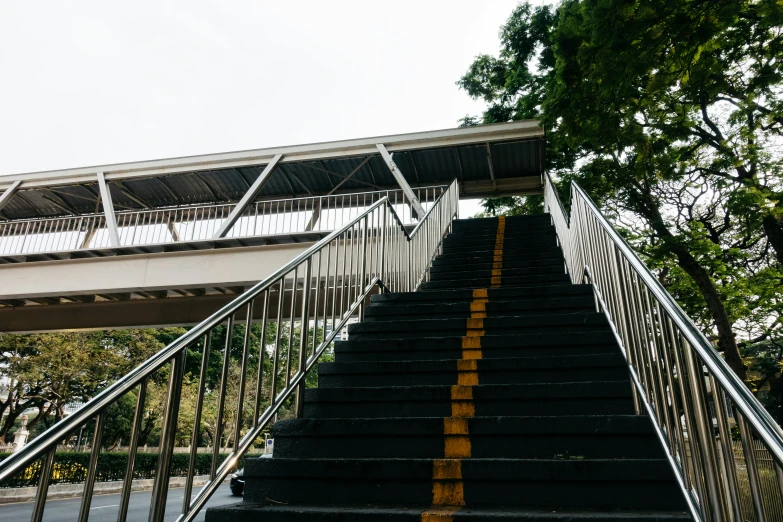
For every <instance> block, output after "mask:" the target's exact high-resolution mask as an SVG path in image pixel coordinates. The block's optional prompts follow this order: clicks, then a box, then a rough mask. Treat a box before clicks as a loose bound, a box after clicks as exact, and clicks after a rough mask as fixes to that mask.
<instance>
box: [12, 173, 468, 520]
mask: <svg viewBox="0 0 783 522" xmlns="http://www.w3.org/2000/svg"><path fill="white" fill-rule="evenodd" d="M458 191H459V188H458V185H457V182H456V180H455V181H454V182H452V183H451V185H450V186H449V187H448V188H447V189H446V190H445V191H443V193H442V194H441V195H440V196H439V197H438V198H437V200H436V201H435V202H434V204H433V205H432V206H431V207H430V208H429V209H428V210H427V212H426V214H425V215H424V216H423V217H422V218H421V220H420V222H419V224H418V225H417V226H416V228H415V229H414V230H413V231H411V232H410V233H409V232H408V231H407V230H406V228H405V226H404V224H403V223H402V222H401V221H400V220H399V217H398V215H397V213H396V212H395V210H394V208H393V205H392V203H391V202H390V201H389V200H388V198H387V197H383V198H381V199H380V200H379V201H377V202H375V203H373V204H372V205H371V206H369V207H368V208H367V209H366V210H365V211H364V212H362V213H361V214H360V215H358V216H357V217H355V218H354V219H352V220H351V221H350V222H349V223H347V224H346V225H345V226H343V227H342V228H341V229H340V230H336V231H334V232H332V233H331V234H329V235H328V236H327V237H325V238H324V239H322V240H321V241H319V242H318V243H316V244H315V245H313V246H311V247H310V248H308V249H307V250H306V251H305V252H303V253H301V254H300V255H298V256H297V257H295V258H294V259H293V260H291V261H290V262H288V263H287V264H285V265H284V266H283V267H281V268H280V269H278V270H277V271H275V272H274V273H273V274H272V275H270V276H269V277H267V278H266V279H264V280H263V281H261V282H259V283H257V284H256V285H255V286H253V287H252V288H251V289H249V290H248V291H247V292H245V293H244V294H242V295H241V296H239V297H237V298H236V299H235V300H233V301H232V302H231V303H229V304H227V305H226V306H224V307H223V308H221V309H220V310H219V311H217V312H215V313H214V314H212V315H211V316H210V317H208V318H207V319H205V320H204V321H202V322H201V323H200V324H198V325H197V326H195V327H194V328H193V329H191V330H190V331H188V332H187V333H185V334H184V335H182V336H181V337H180V338H178V339H177V340H175V341H174V342H172V343H171V344H169V345H168V346H166V347H165V348H163V349H162V350H160V351H159V352H158V353H156V354H155V355H153V356H152V357H150V358H149V359H148V360H147V361H145V362H144V363H142V364H141V365H139V366H138V367H136V368H135V369H133V370H132V371H130V372H129V373H128V374H127V375H125V376H124V377H122V378H121V379H119V380H118V381H117V382H115V383H113V384H112V385H110V386H109V387H108V388H106V389H105V390H104V391H102V392H101V393H99V394H98V395H96V396H95V397H94V398H93V399H91V400H90V401H88V402H86V403H85V404H84V406H83V407H82V408H80V409H79V410H77V411H76V412H74V413H73V414H72V415H70V416H69V417H66V418H65V419H63V420H61V421H60V422H58V423H57V424H55V425H54V426H52V427H51V428H50V429H48V430H47V431H46V432H44V433H43V434H41V435H40V436H38V437H36V438H35V439H33V440H32V441H31V442H30V443H29V444H28V445H26V446H25V447H24V448H23V449H22V450H21V451H19V452H18V453H16V454H14V455H13V456H11V457H9V458H7V459H6V460H4V461H3V462H2V463H0V483H4V482H6V481H8V480H9V479H11V478H13V477H14V476H16V475H17V474H18V473H21V472H24V471H25V470H26V469H28V468H29V467H30V466H31V465H33V464H34V463H35V462H36V461H38V460H39V459H41V467H40V478H39V483H38V493H37V496H36V501H35V505H34V510H33V514H32V520H33V521H34V522H38V521H40V520H41V517H42V516H43V510H44V507H45V504H46V493H47V489H48V486H49V481H50V477H51V471H52V466H53V462H54V457H55V452H56V451H57V445H58V444H60V443H61V442H62V441H63V440H66V439H67V438H68V437H69V436H70V435H72V434H73V433H74V432H76V431H77V430H79V428H83V427H84V426H85V425H86V424H87V423H89V422H91V421H92V420H93V419H95V430H94V434H93V440H92V444H91V447H92V450H91V453H90V466H89V468H88V471H87V476H86V479H85V484H84V494H83V497H82V506H81V511H80V515H79V519H80V520H86V519H87V514H88V513H89V507H90V503H91V498H92V487H93V484H94V482H95V478H96V471H95V469H96V464H97V461H98V456H99V453H100V448H101V435H102V428H103V424H104V420H105V416H106V409H107V408H108V407H109V406H111V405H112V404H115V403H116V402H117V401H118V400H119V399H120V398H121V397H123V396H124V395H125V394H127V393H129V392H131V391H133V390H134V389H138V394H139V395H138V400H137V405H136V411H135V415H134V419H133V422H132V429H131V433H130V443H129V448H130V449H129V456H128V465H127V468H126V473H125V480H124V483H123V492H122V498H121V501H120V512H119V517H118V520H125V518H126V516H127V506H128V498H129V495H130V490H131V481H132V478H133V467H134V461H135V455H136V448H137V445H138V436H139V431H140V426H141V418H142V415H143V413H144V409H143V408H144V402H145V400H144V397H145V394H146V390H147V384H148V382H150V379H152V378H153V376H154V374H155V373H156V372H157V371H158V370H159V369H161V368H162V367H163V366H165V365H166V364H167V363H168V364H169V365H170V371H169V375H170V377H169V385H168V388H167V390H168V391H167V396H166V401H165V409H164V414H163V427H162V431H161V442H160V445H159V446H160V452H159V455H158V464H157V468H156V473H155V479H154V486H153V494H152V505H151V507H150V515H149V520H150V521H158V520H161V519H162V518H163V515H164V510H165V504H166V494H167V488H168V479H169V466H170V463H171V455H172V453H173V443H174V435H175V432H176V425H177V417H178V414H179V399H180V398H179V395H180V394H181V391H182V385H183V380H184V362H185V360H184V357H185V354H186V349H187V348H197V347H200V348H201V354H202V360H201V374H200V380H199V382H198V386H199V390H198V403H197V405H196V415H195V419H194V422H193V434H192V439H191V461H190V465H189V470H188V476H187V478H186V494H185V500H184V503H183V509H182V514H181V515H180V517H179V518H178V519H177V520H178V522H189V521H191V520H192V519H193V518H194V517H195V516H196V514H197V513H198V512H199V510H200V509H201V508H202V507H203V506H204V504H205V503H206V502H207V500H208V499H209V497H210V495H211V494H212V493H214V491H215V490H216V489H217V487H218V486H219V485H220V484H221V482H222V481H223V479H225V477H226V476H227V475H228V473H229V472H230V471H231V470H232V469H233V467H234V466H235V465H236V462H237V459H239V458H240V457H241V456H242V455H243V454H244V453H245V452H247V450H248V449H249V448H250V447H251V446H252V444H253V442H254V441H255V439H256V438H257V437H258V436H259V435H260V434H261V433H262V431H263V429H264V428H265V426H266V425H267V424H268V423H269V421H270V420H271V419H273V418H274V417H275V415H276V414H277V413H278V412H279V410H280V408H281V407H282V406H283V404H284V403H286V401H287V400H288V399H289V397H291V396H292V395H294V396H295V406H294V409H295V411H296V413H297V415H301V414H302V411H303V400H304V393H303V392H304V385H305V381H304V379H305V376H306V374H307V372H308V371H309V370H310V369H311V368H312V367H313V366H314V365H315V363H316V362H317V360H318V358H319V357H320V356H321V355H322V354H323V353H324V352H325V351H326V350H327V349H328V348H329V346H330V345H331V343H332V341H333V340H334V338H335V337H336V336H337V335H338V333H339V332H340V330H341V329H342V328H343V327H344V326H345V325H346V324H347V322H348V321H349V319H351V318H352V317H353V316H355V315H356V314H358V315H359V316H360V317H361V316H362V314H363V307H364V305H365V300H366V299H367V297H368V296H369V294H370V293H372V292H373V291H375V289H376V288H383V289H385V290H388V291H411V290H414V289H415V288H417V287H418V286H419V285H420V284H421V281H423V280H425V279H426V278H427V277H428V270H429V267H430V264H431V261H432V259H433V258H434V257H435V255H437V253H438V252H439V251H440V249H441V242H442V239H443V237H444V235H445V234H446V233H447V232H448V231H449V229H450V227H451V222H452V220H453V219H454V217H455V216H456V215H457V213H458V201H459V192H458ZM289 294H290V295H289ZM338 295H339V297H338ZM275 298H276V302H275ZM299 300H301V304H299V305H298V304H297V301H299ZM311 300H312V304H311ZM256 305H260V306H261V308H260V310H261V318H260V320H258V318H257V316H256V314H254V309H255V306H256ZM284 308H286V309H287V313H284ZM243 310H244V321H245V324H246V326H245V334H244V336H243V340H242V357H241V359H240V360H239V361H233V362H234V363H235V364H240V365H241V371H240V377H239V379H240V381H239V392H238V393H239V395H238V397H237V402H236V409H235V410H233V411H236V417H235V422H234V430H235V434H234V436H233V439H232V441H233V449H232V452H231V454H230V455H229V456H228V458H226V460H225V461H224V462H223V463H222V464H220V465H219V466H218V452H219V450H220V446H221V440H222V433H221V431H222V427H221V426H222V425H223V420H224V417H225V415H224V413H225V412H226V400H227V399H228V397H227V386H228V384H227V383H228V379H229V370H230V366H231V364H232V359H231V349H232V348H233V347H234V346H233V344H232V343H233V337H232V333H233V329H234V327H235V325H236V324H238V323H239V322H241V321H242V316H240V315H238V314H241V313H242V312H243ZM275 311H276V314H275ZM253 323H257V324H258V325H260V326H261V334H260V336H259V345H258V355H257V358H258V368H259V370H258V372H257V373H256V382H255V391H256V397H255V400H254V404H253V405H251V406H253V414H252V416H250V415H248V417H243V414H244V408H245V406H246V405H245V404H244V403H245V402H246V401H245V391H246V389H247V387H248V383H247V382H246V376H247V374H248V372H249V371H250V370H249V367H248V363H249V354H250V351H251V349H253V347H254V343H253V341H252V339H251V338H252V333H251V330H252V328H251V326H252V324H253ZM272 323H274V325H275V327H274V342H272V343H271V345H269V346H273V348H274V350H273V352H274V359H273V370H272V372H271V374H270V375H269V379H266V377H267V376H266V375H265V374H264V364H263V361H264V358H265V357H266V352H267V348H268V343H267V339H266V337H267V332H271V331H272V330H271V329H270V328H271V325H272ZM297 323H298V327H297ZM223 325H225V326H226V336H225V339H226V341H225V346H224V348H223V357H222V372H221V379H220V384H219V389H218V390H216V391H217V393H218V400H219V402H218V412H217V419H216V433H215V435H214V440H213V455H212V466H211V471H210V480H209V481H208V482H207V483H206V484H205V485H204V486H203V487H202V489H201V490H200V491H199V493H198V494H196V495H195V498H193V499H192V501H191V495H190V492H191V489H192V484H193V477H194V466H195V452H196V449H197V439H198V437H199V435H200V433H201V429H200V418H201V413H202V410H203V396H204V392H205V380H206V376H207V373H206V371H207V367H208V365H209V361H210V357H212V356H213V355H214V354H213V353H212V350H211V345H212V334H213V332H214V331H215V329H216V328H218V327H220V326H223ZM286 325H287V333H286V332H284V330H285V326H286ZM328 326H331V328H328ZM297 328H298V329H299V334H298V335H299V346H298V353H299V355H297V354H296V353H295V352H296V351H297V347H296V346H294V335H295V330H296V329H297ZM283 333H286V335H287V342H286V339H284V338H283V339H281V335H282V334H283ZM319 336H320V340H319ZM282 349H285V350H286V354H285V359H281V350H282ZM270 357H272V356H271V355H270ZM294 358H296V363H297V366H296V367H294V368H292V360H293V359H294ZM283 365H284V366H285V368H283ZM292 369H293V372H292ZM267 381H268V382H267ZM278 381H280V389H278ZM265 382H266V384H267V387H268V388H269V392H268V395H269V406H268V407H266V409H263V410H262V395H263V394H264V393H265V392H264V387H263V385H264V383H265ZM245 420H247V421H248V422H249V421H251V420H252V426H251V427H250V428H249V429H246V430H245V433H244V435H241V433H242V430H243V429H244V428H246V427H245V423H244V421H245ZM240 435H241V436H240Z"/></svg>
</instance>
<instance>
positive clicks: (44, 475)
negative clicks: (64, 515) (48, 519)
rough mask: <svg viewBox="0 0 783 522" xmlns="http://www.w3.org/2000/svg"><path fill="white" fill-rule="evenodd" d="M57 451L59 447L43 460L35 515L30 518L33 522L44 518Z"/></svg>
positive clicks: (35, 502)
mask: <svg viewBox="0 0 783 522" xmlns="http://www.w3.org/2000/svg"><path fill="white" fill-rule="evenodd" d="M56 451H57V447H56V446H55V447H54V448H52V449H51V450H49V453H47V454H46V455H44V457H43V458H42V459H41V469H40V472H39V473H40V475H39V477H38V489H37V491H36V492H35V501H34V502H33V514H32V515H31V516H30V521H31V522H41V519H42V518H43V514H44V508H45V507H46V495H47V493H48V492H49V480H50V479H51V478H52V465H53V464H54V454H55V452H56Z"/></svg>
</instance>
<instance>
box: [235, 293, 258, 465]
mask: <svg viewBox="0 0 783 522" xmlns="http://www.w3.org/2000/svg"><path fill="white" fill-rule="evenodd" d="M253 303H254V301H252V300H251V301H250V302H249V303H247V318H246V322H245V336H244V337H243V339H242V364H241V366H240V368H241V369H240V374H239V391H238V393H237V395H238V397H237V418H236V425H235V427H234V451H236V450H237V448H238V447H239V437H240V433H241V430H242V414H243V412H244V408H243V406H244V405H243V403H244V401H245V380H246V377H245V374H246V373H247V358H248V356H249V350H250V334H251V331H250V330H251V328H252V326H253Z"/></svg>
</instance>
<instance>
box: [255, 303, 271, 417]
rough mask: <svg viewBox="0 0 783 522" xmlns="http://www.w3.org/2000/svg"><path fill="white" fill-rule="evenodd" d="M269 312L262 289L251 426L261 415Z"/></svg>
mask: <svg viewBox="0 0 783 522" xmlns="http://www.w3.org/2000/svg"><path fill="white" fill-rule="evenodd" d="M268 313H269V290H268V289H267V290H265V291H264V304H263V308H262V309H261V338H260V339H259V341H258V374H257V379H256V407H255V411H254V412H253V428H257V427H258V418H259V416H260V415H261V411H260V410H261V393H262V390H263V385H264V356H265V355H266V323H267V320H268Z"/></svg>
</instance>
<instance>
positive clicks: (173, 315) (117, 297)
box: [0, 121, 544, 332]
mask: <svg viewBox="0 0 783 522" xmlns="http://www.w3.org/2000/svg"><path fill="white" fill-rule="evenodd" d="M543 150H544V132H543V129H542V128H540V127H539V126H538V122H535V121H523V122H513V123H506V124H498V125H485V126H479V127H470V128H464V129H451V130H445V131H433V132H422V133H415V134H406V135H396V136H385V137H377V138H364V139H358V140H346V141H339V142H331V143H319V144H313V145H297V146H290V147H280V148H274V149H259V150H251V151H241V152H233V153H224V154H212V155H204V156H193V157H186V158H174V159H168V160H156V161H146V162H137V163H127V164H117V165H105V166H98V167H88V168H80V169H68V170H62V171H50V172H35V173H28V174H19V175H11V176H7V177H2V178H0V281H2V282H3V283H2V285H0V332H31V331H48V330H63V329H91V328H131V327H142V326H163V325H174V324H178V325H186V324H195V323H197V322H199V321H201V320H203V319H204V318H206V317H207V316H208V315H210V314H211V313H213V312H214V311H216V310H217V309H219V308H220V307H221V306H222V305H224V304H226V303H228V302H229V301H230V300H231V299H232V296H234V295H236V294H238V293H242V292H243V291H244V290H245V289H246V288H248V287H250V286H252V285H253V284H255V283H256V282H257V281H259V280H261V279H263V278H264V277H266V276H268V275H270V274H271V273H272V272H273V271H274V270H275V269H276V268H278V267H279V266H281V265H283V264H284V263H286V262H287V261H289V260H291V259H292V258H294V257H295V256H296V255H298V254H299V253H301V252H303V251H304V250H305V249H306V248H307V247H308V246H310V245H311V244H313V243H314V242H316V241H319V240H320V239H322V238H323V237H325V236H326V235H328V234H329V233H330V232H331V231H332V230H335V229H336V228H340V227H341V226H343V225H344V224H345V223H346V222H348V221H350V219H352V216H356V215H359V214H360V213H361V212H363V211H364V209H366V208H367V207H368V205H370V204H372V203H373V202H375V201H378V200H379V199H380V198H383V197H386V198H388V199H389V201H390V202H392V205H393V208H394V210H395V212H396V213H397V214H399V217H400V219H401V221H402V222H403V223H404V224H405V225H406V226H410V227H413V226H415V225H416V223H417V222H418V219H419V218H420V216H421V215H422V213H424V212H426V211H427V209H429V208H431V207H432V205H433V204H434V203H435V201H436V200H437V198H438V197H439V195H440V194H441V193H442V192H443V190H444V188H445V185H448V184H449V183H451V182H452V181H453V180H455V179H456V180H457V182H458V185H459V192H460V197H462V198H474V197H487V196H505V195H529V194H538V193H541V191H542V184H541V179H542V178H541V176H542V173H543Z"/></svg>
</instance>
